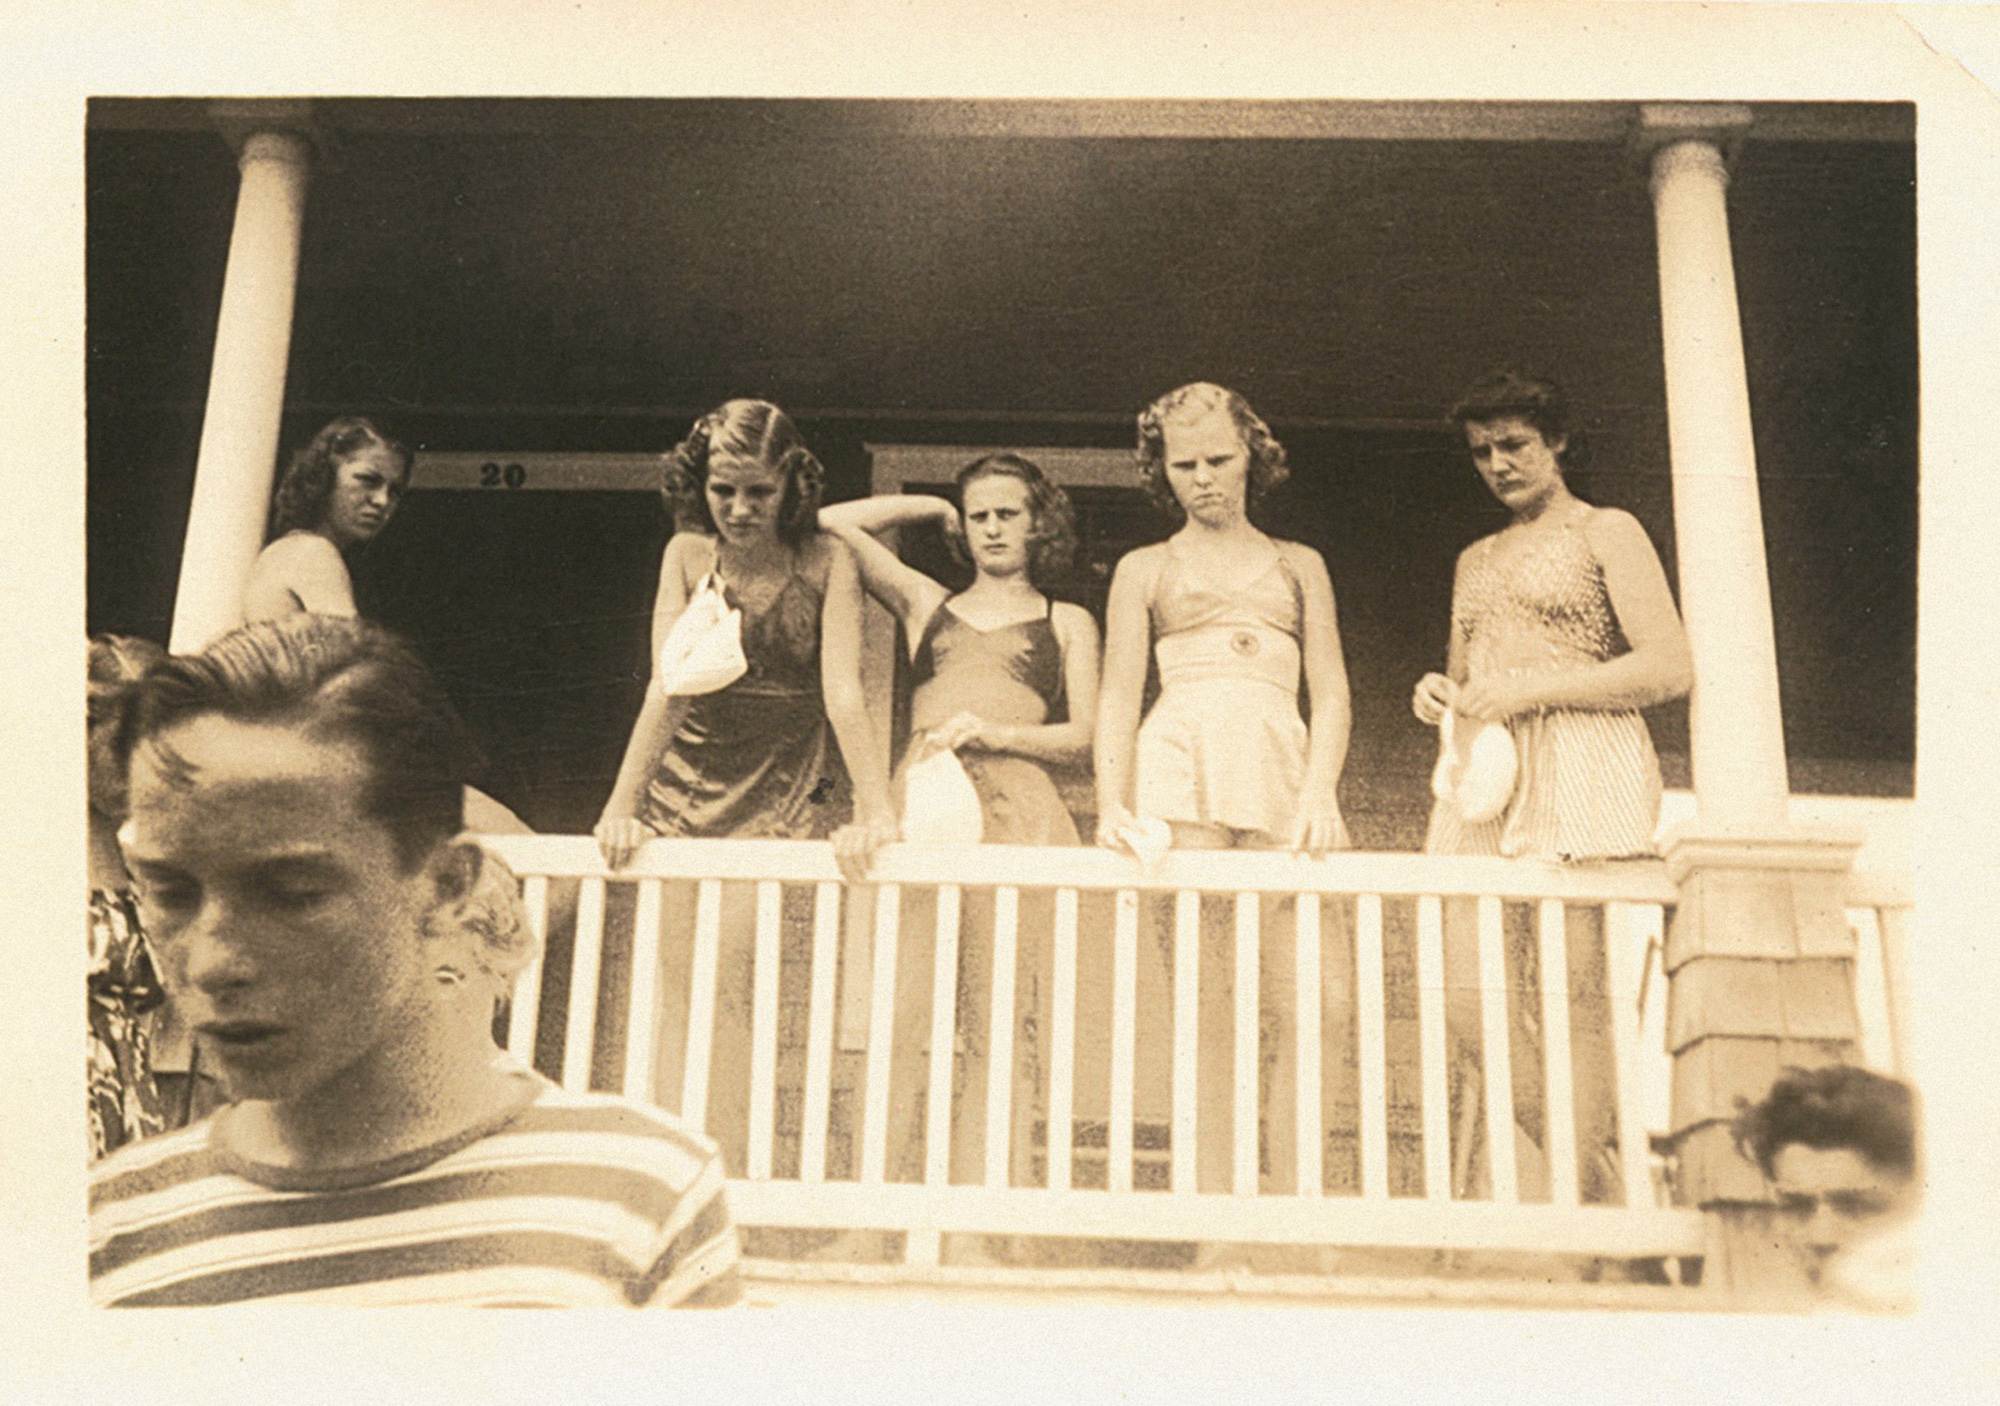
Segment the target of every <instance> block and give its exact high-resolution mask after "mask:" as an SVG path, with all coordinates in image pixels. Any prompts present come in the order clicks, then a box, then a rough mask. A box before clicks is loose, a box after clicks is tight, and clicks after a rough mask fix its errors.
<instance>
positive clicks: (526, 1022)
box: [507, 874, 549, 1065]
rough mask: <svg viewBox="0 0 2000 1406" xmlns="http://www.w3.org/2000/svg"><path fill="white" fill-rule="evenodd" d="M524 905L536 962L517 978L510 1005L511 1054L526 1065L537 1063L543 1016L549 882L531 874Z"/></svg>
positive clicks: (525, 884)
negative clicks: (536, 1049)
mask: <svg viewBox="0 0 2000 1406" xmlns="http://www.w3.org/2000/svg"><path fill="white" fill-rule="evenodd" d="M521 903H522V905H523V906H524V907H526V908H527V910H528V926H529V928H531V929H532V930H533V931H534V934H535V959H534V960H533V961H532V962H529V963H528V965H527V966H526V967H525V968H524V969H523V970H522V972H521V974H520V975H519V976H517V977H516V978H514V995H513V999H512V1000H511V1001H509V1002H508V1006H507V1053H509V1054H511V1055H512V1056H514V1058H515V1059H517V1060H519V1061H520V1062H521V1063H522V1064H525V1065H532V1064H534V1062H535V1035H536V1026H537V1025H539V1024H540V1023H541V1015H542V954H543V953H544V952H546V951H547V950H548V943H549V881H548V877H547V876H546V875H544V874H530V875H528V877H527V878H526V879H525V880H523V881H522V883H521Z"/></svg>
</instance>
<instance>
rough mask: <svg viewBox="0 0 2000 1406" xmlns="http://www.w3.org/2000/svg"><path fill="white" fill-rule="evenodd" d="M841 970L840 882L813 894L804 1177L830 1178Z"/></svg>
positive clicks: (801, 1153)
mask: <svg viewBox="0 0 2000 1406" xmlns="http://www.w3.org/2000/svg"><path fill="white" fill-rule="evenodd" d="M839 970H840V885H839V884H835V883H822V884H820V885H819V886H818V887H817V889H816V890H815V891H814V894H813V939H812V990H811V994H810V995H809V996H808V997H807V1005H806V1091H805V1099H804V1106H803V1107H802V1109H801V1110H800V1115H799V1116H800V1120H801V1121H800V1125H799V1179H800V1180H801V1181H824V1180H825V1179H826V1122H827V1105H828V1103H829V1101H830V1099H831V1095H832V1088H833V988H834V981H835V978H836V977H837V976H838V975H839Z"/></svg>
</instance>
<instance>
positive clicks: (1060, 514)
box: [821, 454, 1098, 1184]
mask: <svg viewBox="0 0 2000 1406" xmlns="http://www.w3.org/2000/svg"><path fill="white" fill-rule="evenodd" d="M958 496H959V503H960V507H959V508H957V509H954V508H953V507H952V505H951V504H950V503H948V502H946V501H945V500H944V499H942V498H933V497H930V496H928V495H885V496H882V497H876V498H866V499H861V500H858V501H856V502H852V503H842V504H840V505H838V506H836V507H832V508H828V509H825V510H824V511H823V512H822V513H821V522H822V523H823V524H824V525H825V526H826V528H827V529H828V530H829V531H831V532H833V533H835V534H836V535H838V536H839V537H840V538H841V539H842V540H843V541H845V542H846V543H847V544H848V545H849V546H850V547H851V548H852V549H853V551H854V556H855V560H856V561H857V562H858V563H859V564H860V567H861V577H862V581H863V583H864V584H865V585H866V586H867V587H868V590H869V592H870V594H872V595H873V596H875V597H876V599H878V600H880V601H881V602H882V603H883V605H885V606H886V607H887V608H888V609H889V610H890V611H891V612H892V613H893V614H894V615H895V616H896V618H897V620H898V621H899V622H900V623H901V625H902V627H903V632H904V637H905V638H906V639H907V640H909V641H910V642H911V650H910V665H911V674H912V692H911V696H910V745H909V750H908V751H907V752H906V753H905V754H904V757H903V763H902V765H901V767H899V768H898V770H897V775H896V785H895V791H896V794H897V796H898V798H899V799H900V797H901V795H902V786H903V780H904V777H905V776H906V775H907V773H908V771H909V768H910V766H911V765H913V764H914V763H916V762H919V761H921V760H923V759H924V758H925V757H927V756H930V755H934V754H935V753H936V752H938V751H940V750H950V751H954V752H956V753H957V754H958V757H959V760H960V762H961V763H962V764H963V765H964V767H965V770H966V774H967V775H968V776H969V777H970V778H971V780H972V784H973V788H974V789H975V790H976V791H977V792H978V794H979V802H980V810H981V817H982V820H983V822H984V833H983V838H984V840H985V842H986V843H988V844H1019V845H1074V844H1078V843H1080V840H1079V837H1078V835H1077V830H1076V822H1075V820H1074V819H1072V818H1071V816H1070V813H1069V809H1068V807H1067V806H1065V805H1064V804H1063V800H1062V797H1061V795H1060V794H1059V793H1058V791H1057V789H1056V785H1055V782H1054V781H1053V780H1051V779H1050V776H1049V773H1048V771H1047V769H1046V768H1047V767H1048V766H1050V765H1060V764H1064V763H1076V762H1080V761H1082V760H1083V759H1084V758H1085V757H1087V756H1088V755H1089V752H1090V736H1091V730H1092V728H1093V726H1094V725H1095V723H1096V720H1097V654H1098V639H1097V625H1096V622H1095V621H1093V620H1092V619H1091V617H1090V612H1089V611H1087V610H1085V609H1083V608H1082V607H1081V606H1077V605H1072V604H1070V603H1069V602H1067V601H1057V600H1052V599H1050V598H1049V597H1047V596H1045V595H1043V594H1042V592H1041V591H1040V590H1039V589H1037V586H1036V582H1037V581H1038V580H1046V579H1047V577H1048V575H1049V573H1050V572H1052V571H1055V570H1059V569H1060V568H1061V567H1062V566H1063V565H1065V564H1066V563H1067V561H1068V559H1069V555H1070V553H1071V551H1072V550H1073V548H1074V546H1075V533H1074V530H1073V528H1072V527H1071V513H1070V505H1069V496H1068V495H1067V494H1065V493H1064V492H1063V491H1062V490H1061V489H1060V488H1058V487H1056V485H1054V484H1053V483H1050V482H1049V480H1048V479H1047V477H1046V476H1045V475H1044V474H1043V473H1042V471H1041V469H1040V467H1039V466H1037V465H1036V464H1035V463H1034V462H1033V461H1032V460H1029V459H1025V458H1022V457H1021V456H1020V455H1017V454H989V455H986V456H985V457H983V458H980V459H976V460H974V461H973V462H972V463H970V464H968V465H966V466H965V468H964V469H962V470H960V472H959V474H958ZM926 522H935V523H937V524H938V525H940V526H941V527H943V528H944V529H945V533H946V537H947V539H948V540H949V541H950V542H951V545H952V548H953V550H954V551H955V552H957V553H958V554H959V555H960V556H961V558H969V559H970V560H971V562H972V565H973V568H974V576H973V581H972V585H971V586H970V587H968V588H967V589H966V590H964V591H961V592H959V593H958V594H957V595H953V594H951V593H950V592H949V591H947V590H946V589H945V588H944V587H943V586H941V585H939V584H938V583H937V582H936V581H933V580H932V579H931V578H930V577H928V576H926V575H924V574H923V573H922V572H920V571H917V570H915V569H914V568H912V567H910V566H907V565H905V564H904V563H903V561H902V560H901V559H900V558H898V557H897V556H896V554H895V553H894V552H892V551H890V550H889V549H888V548H887V547H885V546H883V545H882V543H880V542H878V541H877V540H876V539H875V538H874V537H872V536H870V535H869V534H870V533H871V532H883V531H886V530H889V529H892V528H898V527H903V526H908V525H913V524H919V523H926ZM1040 897H1042V896H1041V895H1031V894H1024V895H1023V896H1022V914H1021V922H1020V925H1019V939H1020V942H1021V947H1020V967H1021V969H1022V971H1023V972H1024V973H1025V975H1024V977H1023V979H1022V980H1021V981H1020V982H1018V983H1017V987H1016V1001H1015V1010H1016V1012H1017V1013H1018V1016H1017V1020H1018V1026H1017V1029H1016V1032H1015V1050H1016V1061H1015V1069H1014V1074H1015V1086H1016V1087H1015V1096H1014V1099H1013V1113H1014V1126H1013V1130H1012V1145H1011V1147H1010V1156H1009V1164H1010V1166H1011V1168H1012V1169H1013V1179H1014V1181H1015V1183H1016V1184H1028V1181H1029V1176H1030V1164H1031V1161H1032V1153H1031V1145H1030V1139H1031V1136H1032V1124H1033V1121H1034V1119H1035V1118H1036V1117H1037V1116H1038V1108H1039V1107H1040V1106H1041V1104H1043V1103H1045V1102H1046V1093H1045V1091H1044V1090H1043V1089H1042V1078H1041V1064H1042V1052H1041V1048H1040V1045H1039V1043H1038V1040H1039V1035H1040V1032H1041V1031H1043V1030H1045V1029H1046V1028H1047V1020H1046V1018H1045V1012H1044V1011H1043V1007H1044V1006H1045V1005H1046V997H1047V993H1046V990H1045V987H1044V984H1043V982H1042V980H1041V975H1040V971H1041V966H1042V956H1043V954H1042V952H1041V950H1040V949H1041V939H1042V937H1043V935H1044V934H1043V929H1045V928H1046V927H1047V926H1048V924H1047V922H1045V921H1043V919H1044V918H1045V917H1046V915H1043V914H1040V913H1038V912H1036V911H1032V910H1033V906H1034V903H1035V902H1036V901H1037V900H1038V899H1039V898H1040ZM901 930H902V932H903V933H904V934H905V936H904V945H903V947H902V949H901V950H902V953H903V957H904V967H905V969H906V971H907V972H908V973H909V975H908V976H906V977H905V978H904V979H903V981H902V983H901V985H902V987H903V989H904V990H906V991H911V992H922V991H924V990H926V989H927V988H926V983H925V982H924V981H923V980H922V974H923V973H926V972H928V971H929V970H930V967H929V964H928V963H929V958H928V955H927V954H926V953H925V952H924V951H923V950H922V945H923V939H922V937H921V936H919V935H920V934H924V933H929V932H931V931H933V926H932V922H931V918H930V916H929V914H922V915H919V914H915V913H911V914H908V915H906V917H905V919H904V921H903V924H902V928H901ZM990 943H991V931H990V924H988V923H987V922H986V921H985V917H984V913H983V910H981V909H980V908H979V907H978V905H977V904H976V903H973V902H970V901H969V902H968V907H967V910H966V919H965V922H964V928H963V930H962V932H961V936H960V949H959V950H960V962H959V971H960V983H961V986H962V987H963V988H964V989H963V990H962V992H961V997H960V1000H959V1006H958V1009H959V1011H960V1013H961V1015H962V1016H963V1017H964V1019H963V1020H962V1022H961V1025H962V1028H961V1029H960V1031H959V1037H958V1038H959V1042H960V1044H961V1045H962V1046H963V1048H964V1050H965V1052H966V1057H965V1059H964V1060H963V1061H961V1062H960V1064H959V1067H958V1074H959V1086H958V1088H957V1089H956V1090H955V1091H954V1092H955V1094H956V1095H957V1096H958V1098H959V1099H960V1100H963V1099H964V1098H966V1097H969V1098H970V1099H971V1106H969V1107H961V1108H957V1109H955V1110H954V1115H953V1120H952V1122H953V1127H954V1130H955V1131H954V1134H953V1138H952V1175H953V1179H954V1180H961V1181H977V1180H978V1179H979V1174H978V1169H979V1168H980V1166H982V1165H983V1160H984V1159H983V1152H984V1149H983V1138H984V1129H983V1120H982V1119H980V1118H979V1117H978V1116H976V1112H975V1110H976V1109H977V1107H979V1106H982V1105H983V1100H984V1092H985V1088H986V1078H987V1076H986V1066H985V1042H986V1032H985V1029H984V1021H983V1019H981V1018H978V1017H979V1014H980V1013H981V1012H984V1011H986V1010H990V1009H991V1004H990V1003H991V997H990V994H989V991H988V988H989V986H990V982H991V956H990V950H991V949H990ZM928 1019H929V1017H928V1009H927V1005H926V1002H925V1001H917V1000H913V1001H906V1002H901V1003H899V1005H898V1027H899V1034H898V1037H897V1046H898V1048H899V1049H904V1050H916V1049H918V1048H919V1047H921V1045H922V1044H923V1043H924V1041H925V1040H926V1039H927V1038H928ZM917 1063H920V1061H909V1060H903V1061H899V1062H898V1065H897V1067H896V1070H895V1072H894V1074H893V1075H892V1078H893V1079H894V1081H895V1089H894V1092H893V1093H892V1095H891V1119H892V1121H893V1122H894V1124H895V1126H893V1127H892V1128H891V1131H890V1146H891V1147H893V1148H896V1149H897V1150H898V1155H899V1156H900V1157H902V1158H904V1159H905V1161H906V1162H907V1161H908V1159H909V1158H910V1157H911V1156H913V1155H914V1154H915V1153H916V1152H917V1151H918V1150H920V1149H919V1144H920V1142H921V1139H920V1138H919V1137H918V1136H917V1135H916V1131H915V1127H914V1110H915V1109H917V1108H919V1107H921V1106H922V1104H923V1088H922V1085H923V1081H924V1078H925V1077H926V1076H925V1072H924V1071H923V1070H921V1069H918V1068H916V1067H915V1065H916V1064H917ZM905 1170H906V1171H907V1170H908V1168H907V1167H906V1168H905Z"/></svg>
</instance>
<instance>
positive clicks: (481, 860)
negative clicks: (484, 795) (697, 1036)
mask: <svg viewBox="0 0 2000 1406" xmlns="http://www.w3.org/2000/svg"><path fill="white" fill-rule="evenodd" d="M128 717H129V721H128V723H127V727H126V733H125V736H124V737H123V738H122V739H121V746H120V755H121V759H122V764H123V765H124V766H125V768H126V770H127V775H128V777H129V782H130V794H131V819H130V821H129V822H128V824H127V826H126V828H125V829H124V831H122V832H121V842H122V844H123V846H124V849H125V854H126V860H127V864H128V867H129V868H130V869H131V871H132V873H133V876H134V879H135V881H136V883H137V885H138V891H139V896H140V904H141V912H142V914H143V916H144V918H145V920H146V928H147V933H148V937H149V940H150V941H151V943H152V945H153V947H154V950H155V952H156V953H157V954H158V957H159V960H160V964H161V967H162V971H163V974H164V976H165V979H166V982H167V984H168V986H169V988H170V989H171V990H172V991H173V992H174V994H175V997H176V999H177V1000H178V1001H180V1002H181V1003H182V1005H183V1007H184V1008H185V1010H186V1012H187V1017H188V1020H189V1023H190V1024H191V1025H192V1026H193V1027H194V1028H195V1029H196V1030H197V1031H198V1032H199V1038H200V1040H201V1042H202V1049H203V1054H204V1057H205V1058H209V1059H211V1060H212V1061H213V1063H214V1064H215V1065H216V1066H217V1067H218V1068H219V1070H220V1071H221V1074H222V1077H223V1080H224V1082H225V1084H226V1086H227V1088H228V1090H229V1094H230V1097H231V1098H232V1099H233V1100H234V1102H232V1103H231V1104H230V1105H229V1106H228V1107H226V1108H224V1109H223V1110H221V1111H220V1112H218V1113H217V1114H216V1115H215V1116H213V1117H212V1118H210V1119H208V1120H206V1121H205V1122H202V1123H200V1124H197V1125H195V1126H194V1127H191V1128H187V1129H185V1130H183V1131H181V1132H178V1133H175V1134H172V1135H169V1136H166V1137H162V1138H155V1139H151V1140H149V1141H146V1142H142V1143H138V1144H135V1145H133V1146H130V1147H128V1148H126V1149H124V1150H122V1151H121V1152H120V1153H118V1154H117V1155H114V1156H112V1157H110V1158H108V1159H106V1160H105V1161H103V1162H101V1163H99V1164H98V1165H97V1167H96V1168H95V1169H94V1171H93V1174H92V1179H91V1187H90V1212H91V1257H90V1277H91V1296H92V1299H93V1301H94V1302H96V1303H99V1304H107V1305H131V1306H140V1305H196V1304H219V1303H238V1302H260V1303H269V1302H284V1303H341V1304H366V1305H387V1304H409V1303H451V1304H491V1305H591V1304H631V1305H647V1306H663V1307H664V1306H677V1305H690V1306H691V1305H711V1304H721V1303H728V1302H733V1301H734V1300H735V1299H736V1297H737V1284H736V1259H737V1245H736V1232H735V1228H734V1226H733V1225H732V1224H731V1222H730V1219H729V1214H728V1210H727V1208H726V1206H725V1204H724V1201H723V1190H722V1163H721V1159H720V1157H719V1155H718V1153H717V1151H716V1148H715V1146H714V1145H713V1144H712V1143H710V1142H709V1141H708V1140H707V1139H706V1138H703V1137H701V1136H699V1135H698V1134H696V1133H693V1132H691V1131H689V1130H687V1129H685V1128H683V1127H682V1126H681V1125H680V1124H679V1123H678V1122H677V1121H676V1120H675V1119H673V1118H672V1117H671V1116H669V1115H667V1114H665V1113H663V1112H660V1111H659V1110H657V1109H653V1108H648V1107H644V1106H641V1105H638V1104H635V1103H630V1102H627V1101H625V1100H623V1099H618V1098H612V1097H607V1096H602V1095H586V1094H572V1093H567V1092H565V1091H563V1090H561V1089H559V1088H557V1087H556V1086H555V1085H553V1084H551V1083H549V1082H548V1081H547V1080H545V1079H543V1078H542V1077H541V1076H540V1075H538V1074H536V1073H534V1072H533V1071H532V1070H528V1069H524V1068H522V1067H520V1066H519V1065H518V1064H515V1063H513V1062H511V1061H510V1060H508V1059H507V1058H506V1057H505V1056H504V1055H502V1054H501V1053H500V1052H499V1051H498V1050H497V1049H496V1048H495V1046H494V1044H493V1040H492V1035H491V1021H492V1014H493V1008H494V1001H495V999H496V998H497V997H498V996H499V995H500V994H501V993H502V992H504V991H505V990H506V988H507V985H508V982H509V979H510V978H511V976H512V975H513V974H514V973H515V972H517V971H519V970H520V969H521V967H522V966H524V965H525V964H526V962H527V960H528V958H529V957H530V956H531V955H532V947H533V937H532V935H531V934H529V933H528V932H527V930H526V925H525V924H524V923H523V922H521V921H520V918H519V906H518V902H517V901H516V900H515V899H514V898H513V894H512V879H511V876H510V875H508V874H507V873H506V872H505V869H504V867H503V866H501V865H500V864H499V863H498V862H497V861H495V860H493V859H492V858H491V857H490V856H487V855H485V854H484V853H483V851H481V850H480V848H479V847H478V845H477V844H476V843H474V842H473V841H472V840H470V839H469V838H468V837H465V836H463V835H461V834H460V833H459V832H460V830H461V827H462V816H463V801H462V796H463V786H464V783H465V779H466V775H467V773H468V772H469V771H470V769H471V766H470V763H471V760H472V757H473V755H474V753H473V751H472V747H471V744H470V741H469V739H468V738H467V736H466V734H465V731H464V728H463V725H462V724H461V723H460V722H459V720H458V717H457V715H456V714H455V713H454V712H453V710H452V708H451V705H450V703H449V701H448V700H447V699H446V697H445V695H444V692H443V690H442V689H441V688H440V687H439V686H438V684H437V682H436V681H435V680H434V679H433V678H432V677H431V676H430V675H429V674H428V672H427V671H425V669H424V668H423V666H422V665H421V664H420V663H419V662H418V661H417V659H416V657H415V655H414V654H413V653H411V651H410V650H409V649H408V648H407V646H405V645H403V644H402V643H401V642H400V641H398V640H396V639H395V638H394V637H393V636H391V635H389V634H388V633H387V632H385V631H383V630H381V629H379V628H377V627H374V626H370V625H367V624H364V623H362V622H360V621H357V620H352V619H335V618H331V617H324V616H309V615H300V616H294V617H291V618H290V619H288V620H285V621H279V622H267V623H264V624H259V625H253V626H248V627H246V628H244V629H242V630H238V631H236V632H234V633H232V634H230V635H228V636H225V637H224V638H223V639H221V640H218V641H217V642H216V643H215V644H213V645H211V646H210V647H209V648H208V649H207V650H205V651H203V652H202V653H201V654H199V655H196V656H191V657H182V658H175V659H170V660H167V661H165V662H163V663H161V664H160V665H157V666H156V667H155V668H154V669H153V670H151V671H150V672H149V673H148V674H147V675H146V677H145V678H144V679H142V680H141V681H140V683H139V684H138V685H137V690H136V694H135V697H134V699H133V702H132V707H131V711H130V713H129V715H128Z"/></svg>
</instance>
